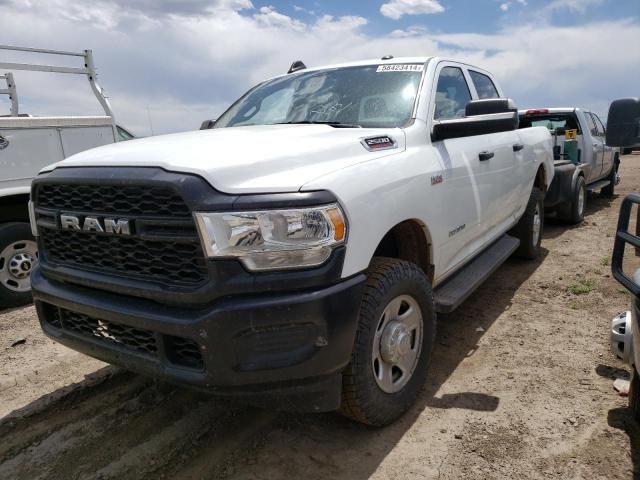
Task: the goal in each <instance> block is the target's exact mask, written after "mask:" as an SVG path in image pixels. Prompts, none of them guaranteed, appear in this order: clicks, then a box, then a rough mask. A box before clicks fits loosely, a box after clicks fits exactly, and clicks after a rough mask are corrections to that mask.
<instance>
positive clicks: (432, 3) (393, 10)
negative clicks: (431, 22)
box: [380, 0, 444, 20]
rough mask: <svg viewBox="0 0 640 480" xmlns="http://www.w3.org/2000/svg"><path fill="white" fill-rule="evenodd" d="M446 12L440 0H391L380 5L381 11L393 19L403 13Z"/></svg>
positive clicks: (397, 18)
mask: <svg viewBox="0 0 640 480" xmlns="http://www.w3.org/2000/svg"><path fill="white" fill-rule="evenodd" d="M441 12H444V7H443V6H442V5H441V4H440V2H439V1H438V0H391V1H390V2H388V3H385V4H383V5H382V6H381V7H380V13H382V15H384V16H385V17H389V18H391V19H393V20H399V19H400V18H401V17H402V16H403V15H428V14H433V13H441Z"/></svg>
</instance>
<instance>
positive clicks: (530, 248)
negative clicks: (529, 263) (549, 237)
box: [510, 187, 544, 260]
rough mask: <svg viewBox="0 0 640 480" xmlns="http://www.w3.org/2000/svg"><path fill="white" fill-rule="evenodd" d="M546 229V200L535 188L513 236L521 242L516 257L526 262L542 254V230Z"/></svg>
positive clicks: (512, 233) (512, 231)
mask: <svg viewBox="0 0 640 480" xmlns="http://www.w3.org/2000/svg"><path fill="white" fill-rule="evenodd" d="M543 228H544V200H543V196H542V192H541V191H540V189H539V188H537V187H533V189H532V190H531V195H529V203H527V208H526V209H525V211H524V214H523V215H522V218H520V221H519V222H518V224H517V225H516V226H515V227H514V228H513V230H511V232H510V233H511V235H513V236H515V237H516V238H517V239H519V240H520V246H519V247H518V249H517V250H516V256H518V257H520V258H524V259H525V260H534V259H536V258H538V255H539V253H540V243H541V242H542V230H543Z"/></svg>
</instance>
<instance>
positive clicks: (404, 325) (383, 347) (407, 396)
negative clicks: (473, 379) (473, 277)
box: [340, 257, 436, 427]
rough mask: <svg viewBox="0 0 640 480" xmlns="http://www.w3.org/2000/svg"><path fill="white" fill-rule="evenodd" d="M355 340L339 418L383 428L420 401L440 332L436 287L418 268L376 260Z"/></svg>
mask: <svg viewBox="0 0 640 480" xmlns="http://www.w3.org/2000/svg"><path fill="white" fill-rule="evenodd" d="M367 277H368V278H367V284H366V286H365V291H364V294H363V296H362V303H361V306H360V313H359V318H358V330H357V332H356V340H355V344H354V347H353V352H352V353H351V361H350V363H349V365H348V366H347V368H346V370H345V371H344V373H343V377H342V378H343V380H342V405H341V407H340V412H341V413H342V414H343V415H345V416H347V417H350V418H352V419H354V420H356V421H358V422H360V423H364V424H367V425H372V426H376V427H382V426H385V425H388V424H390V423H392V422H393V421H394V420H396V419H397V418H399V417H400V416H401V415H402V414H404V413H405V412H406V411H407V410H408V409H409V408H410V407H411V405H413V403H414V402H415V401H416V399H417V398H418V395H419V393H420V389H421V388H422V386H423V385H424V383H425V380H426V378H427V369H428V366H429V360H430V358H431V352H432V350H433V344H434V341H435V332H436V313H435V308H434V304H433V293H432V290H431V283H430V282H429V279H428V278H427V276H426V275H425V274H424V272H423V271H422V270H420V268H418V266H416V265H415V264H413V263H410V262H406V261H403V260H397V259H392V258H382V257H377V258H374V259H373V261H372V262H371V265H370V267H369V270H368V272H367Z"/></svg>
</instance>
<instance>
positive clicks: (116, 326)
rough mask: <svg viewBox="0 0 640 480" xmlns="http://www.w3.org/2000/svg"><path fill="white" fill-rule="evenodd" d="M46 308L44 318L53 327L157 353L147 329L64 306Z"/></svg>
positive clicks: (127, 347)
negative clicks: (103, 318) (93, 315)
mask: <svg viewBox="0 0 640 480" xmlns="http://www.w3.org/2000/svg"><path fill="white" fill-rule="evenodd" d="M47 310H48V311H47V315H46V317H45V319H46V321H47V322H48V323H49V324H50V325H52V326H54V327H57V328H62V329H63V330H66V331H68V332H73V333H76V334H79V335H82V336H83V337H90V338H93V339H97V340H99V341H100V342H102V343H110V344H114V345H119V346H121V347H123V348H126V349H128V350H134V351H136V352H139V353H143V354H146V355H149V356H154V357H155V356H156V355H157V353H158V346H157V344H156V337H155V335H154V334H153V332H150V331H149V330H142V329H140V328H133V327H130V326H128V325H122V324H120V323H114V322H109V321H107V320H100V319H97V318H94V317H90V316H88V315H84V314H82V313H77V312H72V311H70V310H66V309H64V308H57V307H53V306H50V307H49V308H47Z"/></svg>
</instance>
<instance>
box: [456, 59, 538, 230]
mask: <svg viewBox="0 0 640 480" xmlns="http://www.w3.org/2000/svg"><path fill="white" fill-rule="evenodd" d="M467 74H468V76H469V83H470V85H471V87H472V91H473V90H475V92H474V98H475V99H481V100H482V99H487V98H499V97H500V94H499V93H498V89H497V88H496V86H495V84H494V83H493V80H491V77H489V75H486V74H485V73H483V72H480V71H478V70H475V69H473V68H468V69H467ZM474 138H475V139H477V141H478V142H482V143H484V145H485V148H484V149H483V150H482V151H485V152H489V153H490V154H493V157H492V158H491V159H489V160H483V161H478V162H475V163H474V164H473V169H474V173H476V176H477V178H478V181H479V182H480V181H481V182H482V183H481V185H482V187H483V188H482V191H483V193H484V205H485V215H483V217H484V218H483V226H484V230H485V233H486V234H488V235H489V236H491V235H492V231H493V230H494V229H496V228H499V227H500V226H501V225H502V224H503V223H504V222H510V221H511V220H512V216H513V213H514V211H515V210H517V209H518V208H519V206H520V203H521V197H522V185H523V183H524V182H523V181H522V179H523V178H524V177H523V176H522V167H523V158H522V152H523V150H524V148H523V149H520V148H519V147H520V146H522V147H524V145H523V144H522V142H521V140H520V136H519V135H518V132H517V131H515V130H514V131H510V132H498V133H491V134H488V135H480V136H477V137H474ZM516 157H518V158H516ZM480 179H481V180H480ZM527 198H528V193H527Z"/></svg>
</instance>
